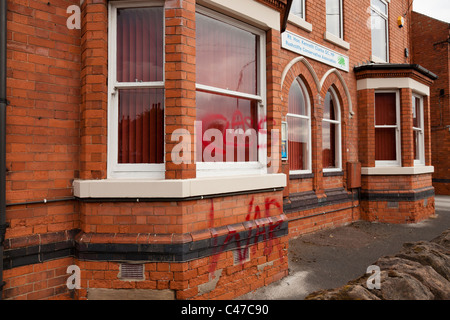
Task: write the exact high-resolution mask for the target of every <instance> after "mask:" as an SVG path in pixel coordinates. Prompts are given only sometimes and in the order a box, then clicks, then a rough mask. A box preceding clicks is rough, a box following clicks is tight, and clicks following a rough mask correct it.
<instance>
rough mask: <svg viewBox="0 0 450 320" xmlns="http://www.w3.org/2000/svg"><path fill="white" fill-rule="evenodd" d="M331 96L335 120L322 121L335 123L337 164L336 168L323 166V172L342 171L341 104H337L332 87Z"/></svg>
mask: <svg viewBox="0 0 450 320" xmlns="http://www.w3.org/2000/svg"><path fill="white" fill-rule="evenodd" d="M329 91H330V93H331V96H332V98H333V100H334V102H335V109H336V110H335V114H336V118H337V120H330V119H322V121H323V122H328V123H332V124H335V125H337V135H336V142H335V143H336V145H335V147H336V151H335V152H336V154H335V157H336V161H337V166H336V168H323V172H341V171H342V128H341V127H342V126H341V123H342V121H341V106H340V104H339V100H338V98H337V94H336V91H335V90H334V88H332V87H331V88H330V90H329ZM322 138H323V132H322Z"/></svg>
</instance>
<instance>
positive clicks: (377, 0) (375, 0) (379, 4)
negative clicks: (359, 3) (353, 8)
mask: <svg viewBox="0 0 450 320" xmlns="http://www.w3.org/2000/svg"><path fill="white" fill-rule="evenodd" d="M372 7H375V8H376V9H377V10H379V11H380V12H382V13H384V14H386V15H387V5H386V4H385V3H384V2H383V1H381V0H372Z"/></svg>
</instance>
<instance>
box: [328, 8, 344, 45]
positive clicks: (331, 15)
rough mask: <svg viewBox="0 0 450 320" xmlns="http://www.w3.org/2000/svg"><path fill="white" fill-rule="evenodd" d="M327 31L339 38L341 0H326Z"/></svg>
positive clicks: (340, 35)
mask: <svg viewBox="0 0 450 320" xmlns="http://www.w3.org/2000/svg"><path fill="white" fill-rule="evenodd" d="M327 31H328V32H330V33H332V34H334V35H335V36H337V37H339V38H341V37H342V34H341V1H340V0H327Z"/></svg>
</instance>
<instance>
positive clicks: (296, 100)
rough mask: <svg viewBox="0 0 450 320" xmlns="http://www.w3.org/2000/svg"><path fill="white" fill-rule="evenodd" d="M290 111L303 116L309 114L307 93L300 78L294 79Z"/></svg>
mask: <svg viewBox="0 0 450 320" xmlns="http://www.w3.org/2000/svg"><path fill="white" fill-rule="evenodd" d="M289 113H291V114H296V115H301V116H307V115H308V114H307V112H306V101H305V95H304V93H303V89H302V87H301V86H300V84H299V83H298V80H294V82H293V83H292V86H291V89H290V91H289Z"/></svg>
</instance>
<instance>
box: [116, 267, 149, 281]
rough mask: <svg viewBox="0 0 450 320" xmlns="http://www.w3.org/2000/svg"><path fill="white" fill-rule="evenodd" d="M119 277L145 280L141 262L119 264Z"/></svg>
mask: <svg viewBox="0 0 450 320" xmlns="http://www.w3.org/2000/svg"><path fill="white" fill-rule="evenodd" d="M118 277H119V279H122V280H145V276H144V265H143V264H130V263H122V264H120V272H119V276H118Z"/></svg>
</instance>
